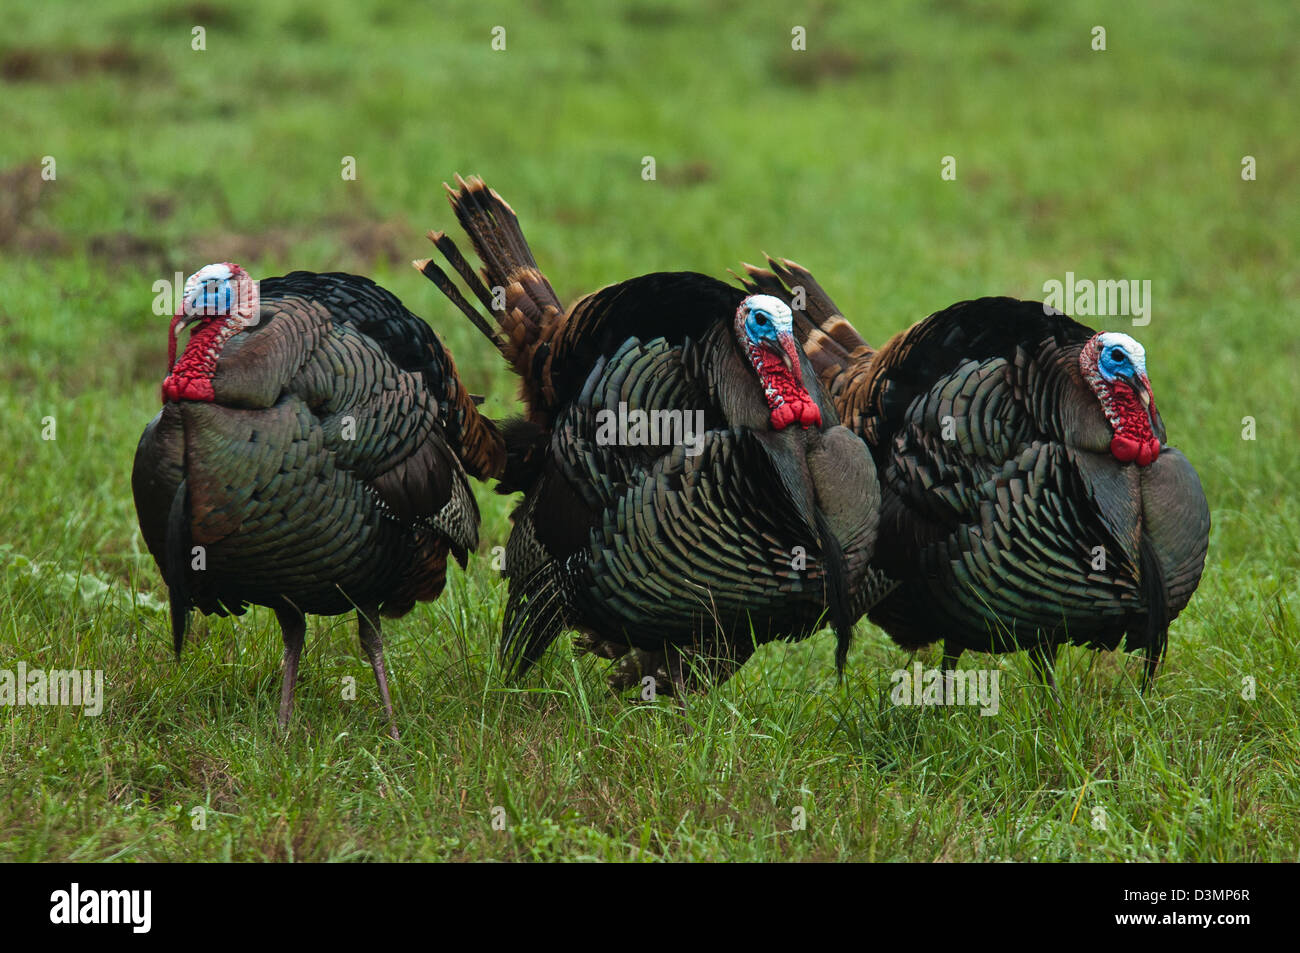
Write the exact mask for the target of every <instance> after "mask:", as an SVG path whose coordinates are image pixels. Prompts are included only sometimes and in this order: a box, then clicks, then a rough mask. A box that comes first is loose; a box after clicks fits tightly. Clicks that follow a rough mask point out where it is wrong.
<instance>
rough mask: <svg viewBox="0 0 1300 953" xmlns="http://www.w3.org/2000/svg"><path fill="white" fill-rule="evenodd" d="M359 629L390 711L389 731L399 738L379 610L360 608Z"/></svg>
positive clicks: (385, 704) (385, 707)
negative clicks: (380, 628)
mask: <svg viewBox="0 0 1300 953" xmlns="http://www.w3.org/2000/svg"><path fill="white" fill-rule="evenodd" d="M357 630H358V631H359V633H360V635H361V647H362V648H363V649H365V650H366V655H367V656H368V657H369V659H370V667H371V668H373V669H374V670H375V681H376V682H377V683H378V684H379V697H380V698H381V699H382V700H383V702H384V711H385V712H387V713H388V733H389V734H390V735H392V736H393V738H397V722H396V720H395V719H394V718H393V701H392V699H391V698H389V695H388V671H387V669H385V668H384V636H383V633H381V632H380V630H379V610H378V609H358V610H357Z"/></svg>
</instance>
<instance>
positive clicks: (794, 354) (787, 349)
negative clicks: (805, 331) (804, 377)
mask: <svg viewBox="0 0 1300 953" xmlns="http://www.w3.org/2000/svg"><path fill="white" fill-rule="evenodd" d="M777 343H778V344H779V345H780V346H781V347H780V350H779V351H778V352H777V353H778V354H780V355H781V363H783V364H784V365H785V369H786V370H787V371H789V372H790V375H791V376H792V377H794V378H795V379H796V380H798V379H799V376H800V375H799V350H798V348H797V347H796V346H795V343H794V335H792V334H782V335H780V336H778V337H777Z"/></svg>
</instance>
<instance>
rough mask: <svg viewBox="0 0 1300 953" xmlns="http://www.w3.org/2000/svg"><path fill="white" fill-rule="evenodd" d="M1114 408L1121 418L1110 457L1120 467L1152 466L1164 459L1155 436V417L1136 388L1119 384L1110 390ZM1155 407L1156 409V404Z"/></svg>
mask: <svg viewBox="0 0 1300 953" xmlns="http://www.w3.org/2000/svg"><path fill="white" fill-rule="evenodd" d="M1110 397H1111V406H1112V408H1113V409H1114V411H1115V414H1116V415H1117V416H1118V417H1119V423H1118V424H1117V425H1116V427H1115V436H1113V437H1112V438H1111V441H1110V453H1111V456H1113V457H1114V458H1115V459H1116V460H1118V461H1119V462H1120V463H1136V464H1137V465H1138V466H1140V467H1145V466H1150V465H1151V464H1152V463H1154V462H1155V459H1156V457H1158V456H1160V441H1159V440H1157V439H1156V437H1155V434H1153V433H1152V432H1151V417H1150V414H1149V413H1148V412H1147V408H1146V407H1144V406H1143V404H1142V401H1141V400H1140V399H1139V398H1138V395H1137V394H1136V393H1135V392H1134V391H1133V388H1132V387H1130V386H1129V385H1128V384H1126V383H1122V382H1120V381H1116V382H1115V383H1113V384H1112V385H1111V387H1110ZM1151 406H1152V407H1153V408H1154V406H1155V404H1154V401H1153V402H1152V404H1151Z"/></svg>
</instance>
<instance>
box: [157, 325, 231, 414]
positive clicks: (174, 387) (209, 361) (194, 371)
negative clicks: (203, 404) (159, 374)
mask: <svg viewBox="0 0 1300 953" xmlns="http://www.w3.org/2000/svg"><path fill="white" fill-rule="evenodd" d="M229 321H230V318H229V317H222V318H220V319H217V320H208V321H204V322H203V323H202V324H201V325H199V327H198V328H196V329H195V330H194V332H193V333H192V334H191V335H190V340H189V343H188V344H186V345H185V352H184V353H183V354H181V359H180V360H179V361H178V362H176V365H175V366H174V367H173V368H172V372H171V373H170V374H168V375H167V377H166V379H165V380H164V381H163V384H162V396H163V400H164V401H168V400H208V401H210V400H215V399H216V394H215V393H214V392H213V389H212V374H213V372H214V371H216V369H217V358H218V357H219V356H220V354H221V345H222V344H223V343H224V342H223V341H222V339H221V335H222V331H223V330H224V328H225V326H226V324H227V323H228V322H229ZM175 341H176V331H175V323H174V322H173V326H172V343H171V349H172V351H173V353H174V351H175V346H176V344H175Z"/></svg>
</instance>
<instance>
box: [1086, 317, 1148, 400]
mask: <svg viewBox="0 0 1300 953" xmlns="http://www.w3.org/2000/svg"><path fill="white" fill-rule="evenodd" d="M1097 352H1098V353H1097V372H1098V373H1099V374H1101V376H1102V379H1103V380H1105V381H1108V382H1110V381H1117V380H1120V381H1123V382H1124V383H1126V384H1128V385H1129V386H1130V387H1132V388H1133V390H1134V392H1136V393H1138V394H1139V395H1141V394H1143V393H1149V392H1150V390H1151V382H1150V381H1149V380H1148V379H1147V354H1146V351H1145V350H1144V349H1143V347H1142V345H1141V344H1139V343H1138V342H1137V341H1135V340H1133V339H1132V338H1131V337H1129V336H1128V335H1127V334H1120V333H1118V332H1116V331H1107V332H1105V333H1103V334H1100V335H1098V338H1097Z"/></svg>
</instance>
